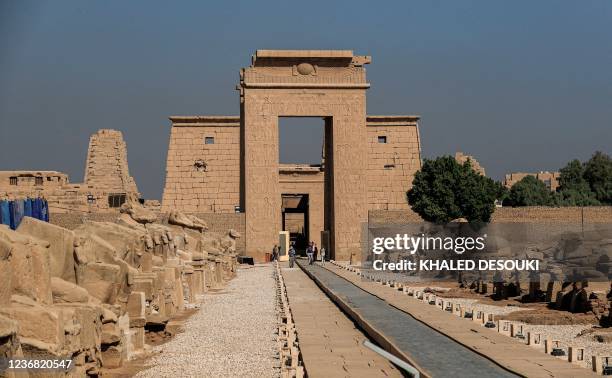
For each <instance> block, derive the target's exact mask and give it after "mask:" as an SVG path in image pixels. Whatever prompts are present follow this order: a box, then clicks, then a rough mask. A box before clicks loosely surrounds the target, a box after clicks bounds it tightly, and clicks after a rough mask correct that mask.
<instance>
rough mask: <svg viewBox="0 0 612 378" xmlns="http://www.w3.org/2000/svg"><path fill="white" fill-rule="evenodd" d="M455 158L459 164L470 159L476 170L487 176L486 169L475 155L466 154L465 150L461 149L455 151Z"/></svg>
mask: <svg viewBox="0 0 612 378" xmlns="http://www.w3.org/2000/svg"><path fill="white" fill-rule="evenodd" d="M455 160H456V161H457V163H459V164H464V163H465V162H467V161H469V162H470V164H471V166H472V169H473V170H474V171H476V172H478V173H480V174H481V175H483V176H486V173H485V169H484V168H483V167H482V166H481V165H480V163H479V162H478V160H476V159H475V158H474V157H473V156H471V155H465V154H464V153H463V152H460V151H459V152H456V153H455Z"/></svg>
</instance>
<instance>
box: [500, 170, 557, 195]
mask: <svg viewBox="0 0 612 378" xmlns="http://www.w3.org/2000/svg"><path fill="white" fill-rule="evenodd" d="M527 176H533V177H535V178H537V179H538V180H540V181H542V182H543V183H544V185H546V187H547V188H548V189H550V191H551V192H554V191H556V190H557V188H558V187H559V177H560V176H561V174H560V173H559V172H538V173H524V172H513V173H508V174H506V175H505V177H504V186H505V187H506V188H508V189H510V188H511V187H512V185H514V184H516V183H517V182H519V181H521V180H522V179H523V178H525V177H527Z"/></svg>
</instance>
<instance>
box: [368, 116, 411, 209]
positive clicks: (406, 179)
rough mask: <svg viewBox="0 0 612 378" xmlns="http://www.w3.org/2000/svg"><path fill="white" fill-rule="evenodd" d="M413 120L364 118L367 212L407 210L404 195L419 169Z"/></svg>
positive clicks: (402, 117)
mask: <svg viewBox="0 0 612 378" xmlns="http://www.w3.org/2000/svg"><path fill="white" fill-rule="evenodd" d="M417 120H418V117H410V116H396V117H393V116H390V117H385V116H368V117H367V131H368V144H369V150H368V175H367V180H368V205H369V209H370V210H407V209H408V203H407V202H406V192H407V191H408V190H409V189H410V188H411V186H412V179H413V177H414V174H415V172H416V171H417V170H419V169H421V148H420V144H419V131H418V126H417ZM379 138H380V140H379Z"/></svg>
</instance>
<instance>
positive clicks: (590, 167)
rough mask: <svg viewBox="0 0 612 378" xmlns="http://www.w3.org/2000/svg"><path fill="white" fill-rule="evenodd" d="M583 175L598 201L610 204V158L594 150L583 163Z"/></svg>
mask: <svg viewBox="0 0 612 378" xmlns="http://www.w3.org/2000/svg"><path fill="white" fill-rule="evenodd" d="M583 177H584V179H585V180H586V181H587V182H588V184H589V187H590V188H591V191H592V192H593V193H594V194H595V198H596V199H597V200H598V201H599V202H601V203H603V204H606V205H612V158H610V156H609V155H606V154H604V153H603V152H601V151H597V152H595V154H594V155H593V156H592V157H591V159H589V161H587V162H586V164H585V165H584V172H583Z"/></svg>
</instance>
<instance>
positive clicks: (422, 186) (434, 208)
mask: <svg viewBox="0 0 612 378" xmlns="http://www.w3.org/2000/svg"><path fill="white" fill-rule="evenodd" d="M502 193H503V188H502V186H501V185H500V184H499V183H496V182H495V181H493V180H491V179H490V178H488V177H485V176H482V175H480V174H478V173H477V172H475V171H474V170H473V169H472V166H471V164H470V162H469V161H467V162H465V163H464V164H459V163H458V162H457V161H456V160H455V159H454V158H453V157H451V156H443V157H438V158H436V159H435V160H430V159H425V160H424V162H423V167H422V168H421V170H420V171H418V172H417V173H416V174H415V176H414V180H413V182H412V189H410V190H409V191H408V193H407V196H408V203H409V204H410V206H411V207H412V209H413V210H414V211H415V212H416V213H417V214H419V215H420V216H421V217H422V218H423V219H425V220H426V221H429V222H434V223H438V224H440V223H448V222H450V221H452V220H454V219H458V218H465V219H467V220H468V221H469V222H470V223H480V222H489V221H490V220H491V214H492V213H493V211H495V200H496V199H497V198H500V197H501V195H502Z"/></svg>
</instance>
